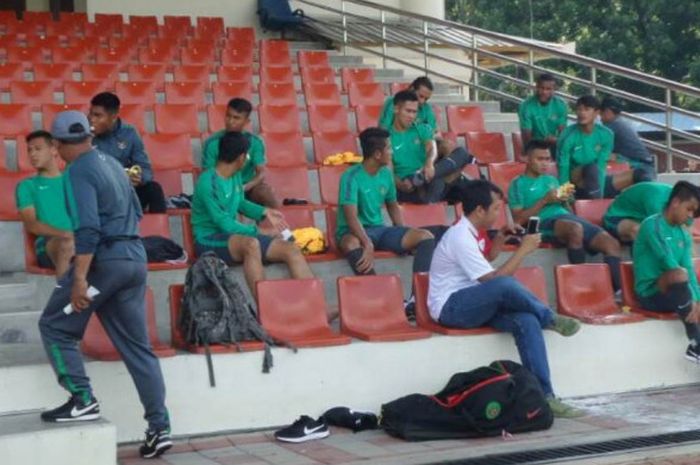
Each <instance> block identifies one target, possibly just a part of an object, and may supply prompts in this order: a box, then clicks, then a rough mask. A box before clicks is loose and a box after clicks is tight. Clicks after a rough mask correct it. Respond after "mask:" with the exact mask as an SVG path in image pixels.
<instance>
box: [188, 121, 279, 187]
mask: <svg viewBox="0 0 700 465" xmlns="http://www.w3.org/2000/svg"><path fill="white" fill-rule="evenodd" d="M225 133H226V131H218V132H215V133H214V134H212V135H211V137H209V139H207V140H206V141H205V142H204V149H203V150H202V167H203V168H204V169H205V170H208V169H209V168H214V167H215V166H216V161H217V160H218V159H219V141H220V140H221V137H222V136H223V135H224V134H225ZM243 134H244V135H246V136H248V141H249V142H250V149H248V155H249V158H248V161H246V162H245V165H243V169H242V170H241V182H243V184H245V183H247V182H248V181H250V180H251V179H253V178H254V177H255V174H256V173H255V168H256V167H257V166H260V165H264V164H265V144H264V143H263V141H262V139H261V138H260V137H258V136H256V135H255V134H251V133H249V132H247V131H243Z"/></svg>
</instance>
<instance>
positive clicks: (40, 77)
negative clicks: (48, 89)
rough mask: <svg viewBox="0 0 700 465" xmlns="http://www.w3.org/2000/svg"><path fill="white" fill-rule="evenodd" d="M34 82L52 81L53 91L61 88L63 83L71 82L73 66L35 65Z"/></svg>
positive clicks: (57, 64)
mask: <svg viewBox="0 0 700 465" xmlns="http://www.w3.org/2000/svg"><path fill="white" fill-rule="evenodd" d="M33 68H34V80H35V81H54V90H60V89H61V88H62V87H63V81H73V65H70V64H68V63H36V64H35V65H34V67H33Z"/></svg>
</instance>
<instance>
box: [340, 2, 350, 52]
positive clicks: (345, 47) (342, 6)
mask: <svg viewBox="0 0 700 465" xmlns="http://www.w3.org/2000/svg"><path fill="white" fill-rule="evenodd" d="M340 11H341V15H342V24H343V55H347V54H348V17H347V16H346V15H345V0H340Z"/></svg>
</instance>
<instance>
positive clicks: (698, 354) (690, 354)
mask: <svg viewBox="0 0 700 465" xmlns="http://www.w3.org/2000/svg"><path fill="white" fill-rule="evenodd" d="M685 358H686V359H687V360H690V361H691V362H693V363H700V351H698V348H697V346H693V345H692V344H690V345H689V346H688V348H687V349H686V350H685Z"/></svg>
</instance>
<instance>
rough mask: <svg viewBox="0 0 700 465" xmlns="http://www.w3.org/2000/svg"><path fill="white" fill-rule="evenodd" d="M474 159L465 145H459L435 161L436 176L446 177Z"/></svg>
mask: <svg viewBox="0 0 700 465" xmlns="http://www.w3.org/2000/svg"><path fill="white" fill-rule="evenodd" d="M473 159H474V157H472V156H471V155H469V153H467V151H466V150H465V148H464V147H457V148H456V149H454V150H453V151H452V153H450V154H449V155H448V156H446V157H445V158H443V159H441V160H439V161H438V162H436V163H435V177H436V178H444V177H445V176H448V175H450V174H452V173H454V172H455V171H459V170H461V169H462V168H463V167H464V165H468V164H469V163H471V160H473Z"/></svg>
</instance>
